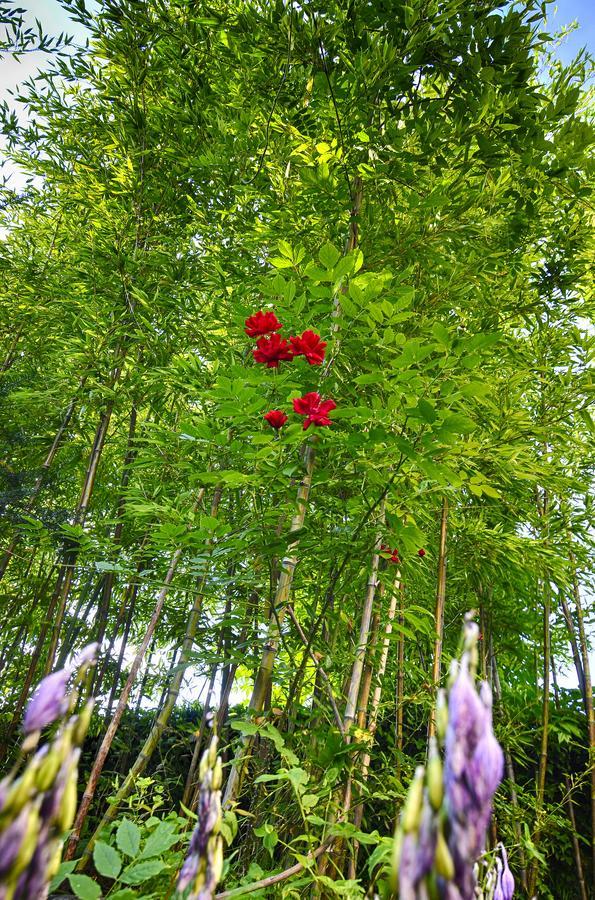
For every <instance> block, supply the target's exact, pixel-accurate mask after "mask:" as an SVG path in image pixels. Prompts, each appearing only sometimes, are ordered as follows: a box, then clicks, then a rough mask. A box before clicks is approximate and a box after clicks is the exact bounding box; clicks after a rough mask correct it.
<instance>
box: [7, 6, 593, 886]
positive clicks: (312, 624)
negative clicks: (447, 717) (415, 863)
mask: <svg viewBox="0 0 595 900" xmlns="http://www.w3.org/2000/svg"><path fill="white" fill-rule="evenodd" d="M61 2H62V5H63V6H65V7H66V8H68V10H69V11H70V14H71V16H72V17H73V20H75V21H77V22H78V23H79V24H82V25H84V27H85V29H86V30H87V32H88V35H89V40H88V44H87V45H86V46H84V47H81V46H79V47H77V46H75V45H74V44H72V43H71V42H68V41H66V43H64V42H63V40H62V41H61V40H57V41H56V40H49V39H48V38H46V37H44V36H43V35H39V34H36V33H35V32H34V31H28V30H27V27H26V25H25V24H24V22H23V20H22V11H19V10H18V9H12V10H11V9H10V7H9V6H7V5H5V4H1V3H0V22H4V23H6V34H5V35H3V37H2V39H1V41H2V42H1V43H0V47H1V48H2V50H3V52H5V53H16V54H17V55H18V54H23V53H26V52H29V51H30V50H32V49H35V48H37V49H39V48H41V50H43V51H44V52H45V53H46V54H47V64H46V65H45V67H44V69H43V71H41V72H40V73H39V75H38V76H36V77H35V78H33V79H31V80H30V81H28V82H27V83H25V84H23V85H22V86H21V89H20V94H19V96H17V97H15V98H14V103H13V104H12V105H9V104H4V106H3V107H2V109H1V123H2V132H3V135H4V139H5V148H6V149H5V160H6V163H7V167H8V166H10V167H11V168H12V169H14V168H15V167H16V168H18V169H19V170H20V171H21V172H22V173H25V175H26V176H27V180H26V185H25V186H24V187H22V188H19V189H18V190H17V189H14V188H12V187H11V179H10V178H8V180H7V181H6V182H5V184H4V186H3V187H2V188H1V189H0V190H1V193H2V207H1V208H2V221H1V223H0V224H1V232H0V234H1V235H2V238H1V243H0V350H1V356H0V364H1V365H2V373H1V375H0V403H1V415H0V435H1V441H2V446H3V455H2V462H1V465H0V506H1V508H2V514H3V515H2V522H1V524H0V539H1V541H2V545H1V550H2V556H1V558H0V577H1V582H0V603H1V606H2V621H3V628H2V638H1V645H0V660H1V661H0V666H1V668H2V684H1V687H0V697H1V699H2V711H1V718H0V726H1V737H2V742H1V743H2V748H1V751H2V755H3V764H6V766H7V767H10V760H11V759H12V758H13V756H14V754H15V752H16V748H17V746H18V745H19V737H20V736H19V728H20V723H21V720H22V716H23V710H24V708H25V705H26V702H27V698H28V697H29V696H30V693H31V690H32V687H33V686H34V685H35V684H36V683H37V682H38V681H39V679H40V678H41V677H42V675H43V674H47V673H49V672H51V671H52V670H54V669H57V668H58V669H59V668H60V667H61V666H63V665H64V663H65V661H66V660H67V659H68V658H69V656H70V654H71V653H72V652H74V651H77V650H80V648H82V647H83V646H85V645H86V644H88V643H89V642H90V641H99V642H100V644H101V651H100V656H99V661H98V665H97V668H96V670H95V674H94V675H91V674H90V675H89V676H88V677H87V679H86V682H85V685H84V688H83V695H84V696H83V699H85V697H89V696H92V695H93V696H96V697H97V698H98V702H97V704H96V707H95V712H94V715H93V719H92V722H91V725H90V729H89V732H88V735H87V739H86V742H85V744H84V747H83V755H82V760H81V765H80V769H81V775H82V777H83V778H84V780H85V781H86V782H87V787H86V790H85V795H84V797H83V796H82V791H80V792H79V801H80V804H81V805H80V807H79V812H78V815H77V818H76V821H75V826H74V830H73V832H72V833H71V837H70V841H69V843H68V846H67V853H66V855H67V856H68V857H70V858H71V861H70V862H68V863H66V864H65V866H64V867H63V869H62V870H61V871H62V874H63V875H66V874H67V873H74V870H75V866H77V872H76V873H74V874H71V876H70V879H71V880H70V886H71V888H72V890H73V891H75V893H76V894H77V896H80V897H83V898H85V897H97V896H99V895H100V892H101V891H102V892H103V893H104V894H108V892H109V896H110V897H114V898H115V897H119V898H121V900H125V898H131V897H162V896H166V895H168V892H169V891H171V890H172V889H173V885H174V883H175V877H176V873H177V871H178V869H179V866H180V863H181V860H182V858H183V856H184V852H183V851H184V849H185V847H186V844H187V835H186V837H184V835H185V832H186V831H187V830H188V829H189V828H191V827H192V820H193V815H194V813H193V809H194V807H195V804H196V800H197V799H198V793H199V782H200V779H199V772H198V768H199V766H198V764H199V760H200V757H201V753H202V752H203V751H204V750H205V748H206V747H208V746H209V744H210V739H211V733H212V731H213V729H215V730H216V731H217V733H218V736H219V750H220V752H221V754H222V758H223V763H224V768H223V789H224V791H223V805H224V818H223V823H222V833H223V837H224V839H225V844H226V846H225V857H226V863H225V870H224V876H223V877H224V887H225V889H227V890H229V889H231V888H234V887H237V886H238V885H252V886H253V888H255V887H256V885H255V882H257V881H258V880H259V879H264V878H267V877H268V876H270V875H272V874H275V873H281V872H283V873H285V872H286V870H291V869H292V867H294V866H297V869H298V871H297V872H295V873H293V872H292V873H290V876H289V877H286V878H283V879H279V880H278V882H277V883H276V884H275V885H274V886H269V887H263V888H261V889H260V892H259V893H258V892H256V890H253V891H252V895H253V896H285V897H292V896H293V897H298V896H313V895H315V894H316V892H319V895H321V896H333V895H334V894H339V895H341V896H348V897H363V896H364V895H365V894H366V891H367V890H368V886H369V885H370V884H375V883H376V880H379V885H380V882H381V879H379V876H378V873H379V872H380V871H381V869H382V865H383V863H384V862H385V858H386V854H387V853H390V847H389V845H390V844H391V843H392V840H391V838H392V834H393V831H394V827H395V822H396V816H397V813H398V811H399V810H400V809H401V807H402V804H403V798H404V797H405V794H406V792H407V789H408V787H409V784H410V782H411V779H412V776H413V773H414V771H415V768H416V766H417V765H418V764H419V763H420V762H423V760H424V758H425V756H426V751H427V745H428V727H427V723H428V719H429V720H430V728H429V731H430V734H431V733H432V729H433V717H432V715H431V711H432V709H433V706H434V702H435V695H436V688H437V686H438V685H439V684H440V683H443V682H444V681H445V679H446V677H447V668H448V661H449V659H450V657H451V656H453V655H454V654H455V652H456V649H457V643H458V640H459V634H460V626H461V621H462V619H463V615H464V614H465V612H466V611H467V610H469V609H475V610H476V611H477V620H478V622H479V626H480V631H481V637H480V642H479V651H480V653H479V668H480V673H481V675H482V676H483V677H484V678H487V679H488V680H489V681H490V683H491V685H492V691H493V694H494V706H495V710H494V720H495V729H496V733H497V735H498V738H499V740H500V742H501V744H502V746H503V747H504V750H505V758H506V769H505V771H506V776H507V777H506V780H505V782H504V783H503V785H502V787H501V788H500V790H499V792H498V794H497V797H496V814H495V817H494V821H493V824H492V830H491V836H490V846H491V847H495V846H496V845H497V843H498V841H503V842H504V844H505V845H506V847H507V848H508V855H509V860H510V865H511V868H512V870H513V872H514V873H515V876H516V880H517V886H518V887H517V889H518V891H519V895H521V896H523V895H524V896H532V895H533V894H535V893H536V894H537V896H539V897H555V898H565V897H568V898H573V897H581V898H586V897H587V896H588V893H587V892H588V890H589V887H588V886H589V884H590V883H591V881H592V877H593V876H594V875H595V849H594V847H595V845H594V843H593V837H594V829H595V719H594V718H593V699H592V684H591V676H590V672H589V647H588V644H589V634H590V629H591V631H592V625H593V606H592V590H593V580H592V574H591V573H592V563H593V518H594V508H593V496H592V488H593V460H594V454H593V446H594V441H593V438H594V435H595V425H594V422H593V418H592V416H591V413H590V408H591V404H592V397H593V374H592V368H590V365H591V361H592V356H593V348H594V345H595V338H594V336H593V326H592V322H593V308H594V307H593V268H592V262H593V244H592V223H593V209H594V207H593V194H592V188H591V184H592V170H593V161H592V147H593V143H594V135H593V128H592V124H591V119H590V115H591V110H590V106H589V100H590V95H589V92H588V90H587V88H586V84H587V77H588V63H589V61H588V59H587V58H586V57H584V56H582V55H581V56H580V57H579V58H578V59H577V60H576V61H574V62H573V63H572V64H570V65H568V66H563V65H561V63H560V62H559V61H557V59H556V58H555V56H553V55H552V39H551V38H550V36H549V35H548V34H547V33H546V30H545V29H546V24H545V21H544V16H545V8H544V7H542V4H540V3H537V2H534V0H528V2H526V3H519V4H514V5H511V4H506V3H499V2H497V0H466V2H464V3H463V2H461V0H441V2H438V0H410V2H409V3H408V4H407V5H405V4H401V3H396V2H385V0H373V2H363V0H351V2H349V3H347V2H340V0H325V2H323V3H316V2H313V3H310V2H307V3H305V4H294V3H293V2H288V3H285V4H284V3H282V2H281V0H278V2H274V3H266V2H257V0H229V2H223V0H213V2H211V3H209V4H207V3H204V2H199V0H168V2H161V0H145V2H143V3H138V2H136V0H102V2H101V4H100V5H99V8H98V9H97V11H96V12H89V11H87V9H86V8H85V4H84V2H83V0H61ZM13 107H14V108H13ZM17 111H18V114H17ZM7 171H8V168H7ZM259 311H262V312H263V313H271V312H274V314H275V316H276V318H271V317H270V316H267V317H266V319H264V317H257V318H256V319H251V318H250V317H253V316H255V315H256V314H257V313H258V312H259ZM246 320H249V322H248V325H247V326H246V325H245V323H246ZM278 326H282V327H281V329H279V327H278ZM271 335H273V336H272V337H271ZM317 336H318V337H317ZM290 338H291V341H290ZM257 342H258V343H257ZM285 342H287V343H285ZM254 351H256V352H254ZM292 351H293V352H292ZM296 352H297V355H295V353H296ZM275 363H277V365H275ZM300 398H301V399H300ZM327 401H332V402H327ZM271 411H278V412H279V414H283V415H276V416H273V417H271V416H269V417H268V419H265V415H266V414H268V413H269V412H271ZM285 416H286V417H287V419H285ZM305 425H309V426H310V427H308V428H307V429H305V428H304V426H305ZM447 562H448V564H447ZM562 669H565V670H570V671H571V673H572V675H571V677H570V678H568V679H567V680H565V681H561V683H560V684H559V683H558V682H559V673H560V670H562ZM567 683H574V684H577V685H578V687H577V688H575V689H570V688H566V687H564V684H567ZM211 711H212V712H213V715H210V712H211ZM320 847H323V849H324V852H321V853H319V854H318V856H317V858H316V862H313V860H312V858H311V857H309V856H308V854H309V852H310V853H314V852H316V850H317V848H320ZM94 848H95V849H94ZM97 848H102V849H99V850H98V849H97ZM147 848H149V849H147ZM76 860H78V863H77V862H75V861H76ZM139 867H140V868H139ZM83 869H84V870H85V873H83ZM130 871H132V872H133V875H132V876H131V875H130V874H129V873H130ZM126 873H128V874H126ZM110 879H111V881H110ZM593 880H594V881H595V878H594V879H593Z"/></svg>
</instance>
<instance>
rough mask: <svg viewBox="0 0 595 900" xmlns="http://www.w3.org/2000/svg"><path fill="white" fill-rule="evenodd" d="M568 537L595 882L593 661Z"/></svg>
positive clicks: (594, 713)
mask: <svg viewBox="0 0 595 900" xmlns="http://www.w3.org/2000/svg"><path fill="white" fill-rule="evenodd" d="M566 534H567V538H568V559H569V561H570V567H571V571H572V588H573V593H574V605H575V609H576V621H577V626H578V634H579V646H580V652H581V662H582V670H583V676H584V688H585V690H584V696H583V699H584V704H585V712H586V714H587V735H588V739H589V767H590V770H591V870H592V883H593V884H595V709H594V707H593V682H592V680H591V663H590V660H589V645H588V643H587V634H586V631H585V618H584V613H583V606H582V602H581V592H580V587H579V582H578V576H577V566H576V557H575V555H574V551H573V549H572V539H571V536H570V530H569V529H568V528H567V530H566Z"/></svg>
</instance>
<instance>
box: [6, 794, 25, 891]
mask: <svg viewBox="0 0 595 900" xmlns="http://www.w3.org/2000/svg"><path fill="white" fill-rule="evenodd" d="M29 812H30V806H29V804H27V805H25V806H24V807H23V808H22V810H21V812H20V813H19V815H18V816H17V817H16V819H13V820H12V822H10V823H9V824H8V826H7V827H6V828H4V829H3V830H2V831H0V877H3V876H5V875H7V874H8V872H10V869H11V868H12V865H13V863H14V861H15V859H16V858H17V855H18V852H19V850H20V849H21V844H22V843H23V840H24V838H25V835H26V833H27V825H28V823H29Z"/></svg>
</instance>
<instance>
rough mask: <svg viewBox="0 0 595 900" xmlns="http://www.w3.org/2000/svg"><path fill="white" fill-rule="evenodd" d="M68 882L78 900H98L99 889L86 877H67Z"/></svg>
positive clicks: (99, 895) (95, 883)
mask: <svg viewBox="0 0 595 900" xmlns="http://www.w3.org/2000/svg"><path fill="white" fill-rule="evenodd" d="M68 882H69V884H70V887H71V888H72V890H73V891H74V893H75V895H76V896H77V897H78V898H79V900H98V898H99V897H101V888H100V887H99V885H98V884H97V882H95V881H93V879H92V878H89V876H88V875H69V876H68Z"/></svg>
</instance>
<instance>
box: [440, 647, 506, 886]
mask: <svg viewBox="0 0 595 900" xmlns="http://www.w3.org/2000/svg"><path fill="white" fill-rule="evenodd" d="M472 637H473V635H470V637H469V640H471V639H472ZM469 664H470V655H469V653H468V652H465V653H464V654H463V658H462V660H461V664H460V667H459V668H458V670H457V669H455V670H454V673H453V674H454V676H455V677H454V681H453V683H452V686H451V688H450V692H449V697H448V726H447V730H446V742H445V744H446V747H445V760H444V774H445V793H446V800H447V810H448V817H449V820H450V832H449V833H450V836H449V849H450V852H451V855H452V858H453V862H454V866H455V879H454V881H455V884H456V886H457V888H458V890H459V893H460V896H461V897H462V898H463V900H472V898H473V897H474V896H475V882H476V879H475V875H474V874H473V865H474V863H475V861H476V859H477V858H478V856H479V855H480V853H481V852H482V851H483V848H484V844H485V838H486V833H487V829H488V825H489V821H490V817H491V814H492V798H493V796H494V793H495V791H496V789H497V787H498V785H499V784H500V781H501V780H502V774H503V770H504V756H503V753H502V749H501V747H500V745H499V744H498V741H497V740H496V738H495V737H494V733H493V731H492V695H491V691H490V688H489V685H487V684H482V686H481V688H480V692H479V694H478V692H477V690H476V688H475V685H474V683H473V681H472V679H471V676H470V674H469Z"/></svg>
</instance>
